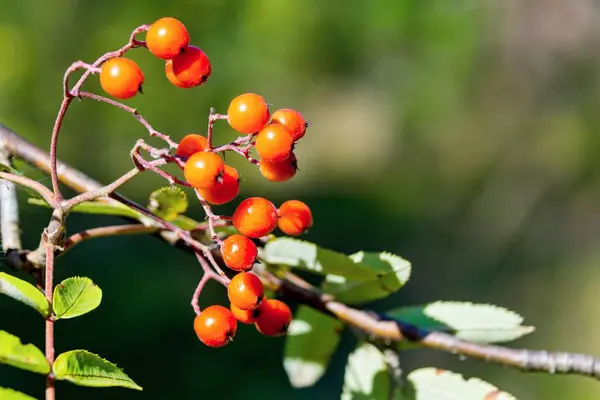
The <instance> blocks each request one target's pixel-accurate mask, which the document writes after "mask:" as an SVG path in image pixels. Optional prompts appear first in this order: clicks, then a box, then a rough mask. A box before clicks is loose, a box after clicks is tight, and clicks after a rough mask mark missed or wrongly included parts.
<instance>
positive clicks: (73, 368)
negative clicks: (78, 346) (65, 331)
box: [53, 350, 142, 390]
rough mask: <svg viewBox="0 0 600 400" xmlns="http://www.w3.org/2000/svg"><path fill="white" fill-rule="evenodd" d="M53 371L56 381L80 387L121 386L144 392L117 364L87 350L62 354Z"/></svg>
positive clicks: (57, 359)
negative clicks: (67, 382) (63, 381)
mask: <svg viewBox="0 0 600 400" xmlns="http://www.w3.org/2000/svg"><path fill="white" fill-rule="evenodd" d="M53 370H54V375H55V376H56V379H59V380H65V381H69V382H72V383H74V384H76V385H80V386H92V387H111V386H121V387H125V388H129V389H135V390H142V388H141V387H140V386H139V385H138V384H137V383H135V382H134V381H133V380H132V379H131V378H130V377H129V376H127V375H126V374H125V373H124V372H123V371H122V370H121V369H120V368H118V367H117V366H116V365H115V364H113V363H111V362H110V361H107V360H105V359H103V358H101V357H99V356H97V355H96V354H92V353H90V352H89V351H87V350H72V351H68V352H66V353H62V354H61V355H59V356H58V357H57V358H56V361H55V362H54V368H53Z"/></svg>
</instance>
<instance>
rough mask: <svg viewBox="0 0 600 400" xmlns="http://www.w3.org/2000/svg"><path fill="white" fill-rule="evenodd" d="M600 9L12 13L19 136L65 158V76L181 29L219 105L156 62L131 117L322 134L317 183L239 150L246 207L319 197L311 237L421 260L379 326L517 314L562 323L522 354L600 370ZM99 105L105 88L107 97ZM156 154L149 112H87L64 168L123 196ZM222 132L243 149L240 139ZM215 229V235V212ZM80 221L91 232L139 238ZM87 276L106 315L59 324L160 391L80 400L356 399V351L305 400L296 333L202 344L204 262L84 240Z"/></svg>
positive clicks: (70, 269) (68, 143)
mask: <svg viewBox="0 0 600 400" xmlns="http://www.w3.org/2000/svg"><path fill="white" fill-rule="evenodd" d="M599 7H600V6H598V3H597V2H595V1H593V0H569V1H564V0H527V1H517V0H496V1H494V0H486V1H481V0H457V1H445V0H378V1H374V0H364V1H361V0H346V1H344V2H336V1H322V0H289V1H276V0H248V1H243V2H242V1H232V0H230V1H225V0H221V1H216V0H195V1H192V0H180V1H173V2H165V1H158V0H135V1H134V0H132V1H117V0H104V1H91V0H89V1H84V0H54V1H48V0H26V1H21V2H17V1H10V0H3V1H1V2H0V59H1V60H2V62H1V63H0V122H1V123H3V124H5V125H7V126H9V127H10V128H12V129H14V130H15V131H17V132H19V133H20V134H21V135H24V136H25V137H26V138H28V139H29V140H31V141H32V142H34V143H36V144H38V145H40V146H42V147H47V146H48V143H49V139H50V131H51V128H52V124H53V121H54V118H55V115H56V112H57V109H58V106H59V103H60V99H61V79H62V75H63V72H64V69H65V68H66V67H67V66H68V65H69V64H70V63H71V62H72V61H75V60H79V59H81V60H86V61H93V60H95V59H96V58H97V57H98V56H99V55H100V54H102V53H104V52H106V51H108V50H112V49H116V48H118V47H120V46H121V45H122V44H124V43H125V42H126V40H127V38H128V36H129V33H130V31H131V30H132V29H133V28H134V27H136V26H138V25H141V24H144V23H151V22H153V21H154V20H156V19H157V18H159V17H162V16H174V17H177V18H179V19H181V20H182V21H183V22H184V23H185V24H186V25H187V27H188V29H189V31H190V33H191V36H192V41H193V43H194V44H196V45H198V46H200V47H202V48H203V49H204V50H205V51H206V53H207V54H208V55H209V57H210V59H211V61H212V65H213V74H212V76H211V77H210V79H209V81H208V83H207V84H206V85H205V86H202V87H200V88H196V89H194V90H182V89H178V88H175V87H173V86H171V85H170V83H169V82H168V81H167V79H166V78H165V76H164V73H163V63H162V62H161V61H159V60H156V59H154V58H153V57H152V56H151V55H150V54H149V53H147V52H144V51H142V50H134V51H133V52H131V53H130V54H131V57H132V58H133V59H135V60H136V61H138V62H139V64H140V65H141V67H142V68H143V70H144V72H145V74H146V84H145V86H144V89H145V95H144V96H137V97H136V98H135V99H132V100H131V101H128V104H130V105H131V106H133V107H136V108H139V110H140V111H141V112H142V113H143V114H144V115H145V116H146V117H147V118H148V120H149V121H150V122H151V123H152V124H153V125H154V126H155V127H156V128H157V129H158V130H160V131H163V132H167V133H169V134H171V135H172V136H173V137H175V138H180V137H183V135H184V134H186V133H189V132H204V131H205V127H206V117H207V113H208V109H209V107H211V106H214V107H216V108H217V110H218V111H221V112H224V111H225V110H226V107H227V105H228V103H229V101H230V100H231V99H232V98H233V97H234V96H236V95H238V94H240V93H243V92H249V91H250V92H257V93H260V94H262V95H264V96H265V97H266V98H267V99H268V101H269V102H270V103H272V104H273V105H274V107H292V108H296V109H299V110H301V111H303V113H304V114H305V116H306V117H307V119H308V120H310V121H311V122H312V127H311V128H310V130H309V132H308V134H307V136H306V138H305V139H303V141H302V142H301V143H300V145H299V146H298V148H297V150H298V157H299V163H300V169H301V171H300V172H299V173H298V175H297V177H296V178H295V179H293V180H292V181H290V182H288V183H283V184H274V183H268V182H266V181H265V180H263V179H262V178H261V177H260V174H259V173H258V171H256V170H254V169H252V168H250V167H249V166H247V165H245V164H244V163H243V162H242V160H240V159H239V158H235V157H236V156H232V157H231V158H230V159H231V160H232V162H233V164H234V165H235V166H236V167H238V168H239V169H240V171H242V173H243V185H242V190H243V193H242V196H251V195H264V196H268V197H269V198H271V199H273V200H274V201H275V202H276V203H280V202H282V201H283V200H285V199H289V198H299V199H302V200H305V201H306V202H307V203H309V204H310V205H311V207H312V209H313V212H314V216H315V220H316V225H315V227H314V228H313V229H312V230H311V231H310V233H309V234H308V236H307V238H308V239H309V240H313V241H316V242H318V243H320V244H321V245H323V246H325V247H329V248H333V249H336V250H340V251H344V252H347V253H353V252H355V251H357V250H360V249H365V250H388V251H391V252H395V253H397V254H400V255H402V256H404V257H406V258H408V259H409V260H411V261H412V263H413V278H412V280H411V282H410V283H409V285H408V286H407V287H406V288H405V289H403V290H402V291H401V292H400V293H399V294H398V295H396V296H394V297H393V298H390V299H388V300H386V301H385V302H380V303H377V304H373V305H372V307H373V308H375V309H378V310H385V309H386V308H390V307H394V306H400V305H407V304H419V303H423V302H427V301H432V300H437V299H445V300H472V301H478V302H490V303H497V304H499V305H502V306H505V307H508V308H511V309H514V310H516V311H518V312H520V313H521V314H522V315H524V316H525V318H526V323H528V324H531V325H535V326H536V327H537V328H538V329H537V331H536V332H535V333H534V334H532V335H530V336H529V337H527V338H524V339H521V340H519V341H518V342H515V343H514V345H515V346H526V347H533V348H546V349H549V350H568V351H577V352H589V353H594V354H597V355H600V343H599V342H598V334H597V332H598V329H599V328H600V322H599V321H600V315H599V308H598V301H599V300H600V291H599V290H598V287H599V286H598V285H599V283H600V272H599V271H600V269H599V267H600V246H599V244H600V211H599V206H600V177H599V175H598V171H600V157H599V156H598V154H599V151H600V136H599V126H600V125H599V124H600V113H599V112H598V107H599V104H600V79H599V78H600V74H599V71H600V68H599V67H600V50H599V49H600V46H599V45H600V20H599V16H600V9H599ZM87 88H88V89H89V90H92V91H98V90H100V88H99V85H98V83H97V80H96V79H91V80H90V82H89V84H88V86H87ZM145 136H146V132H145V130H144V129H143V128H142V127H141V126H140V125H138V124H137V123H136V122H135V120H134V119H133V118H132V117H131V116H130V115H127V114H125V113H122V112H120V111H118V110H115V109H112V108H110V107H108V106H105V105H101V104H95V103H93V102H91V101H84V102H81V103H75V104H74V105H73V106H72V109H71V111H70V113H69V114H68V116H67V118H66V121H65V125H64V130H63V133H62V135H61V140H60V142H61V143H60V148H59V156H60V158H61V159H63V160H64V161H67V162H69V163H71V164H73V165H75V166H77V167H79V168H81V170H83V171H84V172H86V173H88V174H89V175H91V176H92V177H94V178H96V179H99V180H101V181H104V182H108V181H110V180H112V179H113V178H115V177H117V176H119V175H120V174H121V173H123V172H124V171H125V170H127V169H129V168H130V167H131V163H130V160H129V156H128V151H129V149H130V148H131V147H132V146H133V144H134V143H135V141H136V139H137V138H139V137H145ZM216 137H217V139H218V141H222V142H226V141H228V140H231V139H232V138H233V137H235V135H234V133H233V132H232V130H231V129H230V128H229V127H228V125H227V124H226V123H221V124H219V125H217V128H216ZM153 143H158V142H153ZM22 170H23V171H24V172H25V173H27V174H32V175H33V176H39V178H40V180H42V181H43V182H46V183H49V181H48V179H47V178H45V177H43V176H42V175H35V171H33V170H32V169H31V168H29V167H26V166H22ZM160 184H162V182H160V181H159V180H158V179H156V178H154V177H153V176H150V175H147V176H142V177H140V178H138V179H136V180H135V181H133V182H131V183H129V184H128V185H127V186H125V187H124V188H123V190H122V192H123V193H125V194H126V195H128V196H130V197H132V198H134V199H136V200H138V201H140V202H142V203H144V202H145V199H146V198H147V195H148V194H149V192H150V191H151V190H152V189H153V188H155V187H157V186H158V185H160ZM20 197H21V198H22V199H23V201H24V202H25V201H26V198H27V196H26V194H25V193H22V194H21V196H20ZM230 209H231V207H222V209H220V211H222V212H228V211H229V210H230ZM191 215H192V216H195V217H197V218H202V213H201V209H200V207H199V206H197V205H194V206H193V207H192V210H191ZM21 217H22V220H23V225H22V229H23V238H24V241H25V244H26V246H29V247H33V246H35V245H36V244H37V241H38V239H39V234H40V230H41V228H42V227H43V226H44V224H45V223H46V222H47V219H48V212H47V210H44V209H40V208H36V207H34V206H30V205H27V204H23V205H22V214H21ZM69 222H70V226H69V229H70V231H71V232H75V231H77V230H79V229H83V228H87V227H92V226H100V225H104V224H112V223H118V222H119V220H117V219H112V218H103V217H91V216H82V215H73V216H72V217H71V218H70V219H69ZM1 268H2V269H5V266H2V267H1ZM76 274H81V275H86V276H90V277H91V278H92V279H93V280H94V281H95V282H97V283H98V285H99V286H100V287H101V288H102V289H103V290H104V299H103V303H102V305H101V307H100V308H99V309H98V310H96V311H94V312H93V313H92V314H89V315H87V316H85V317H82V318H79V319H76V320H72V321H65V322H63V323H60V324H57V332H56V334H57V350H58V351H65V350H70V349H74V348H87V349H89V350H91V351H93V352H96V353H99V354H101V355H103V356H104V357H106V358H108V359H109V360H112V361H114V362H117V363H118V364H119V366H121V367H123V368H124V370H125V371H126V372H127V373H128V374H129V375H130V376H131V377H132V378H133V379H135V380H136V381H137V382H138V383H139V384H140V385H142V386H143V387H144V388H145V391H144V392H141V393H137V392H131V391H127V390H125V389H103V390H100V389H90V388H82V387H76V386H73V385H70V384H68V383H59V385H58V395H59V398H61V399H80V398H86V399H89V400H92V399H108V398H110V399H142V398H147V399H194V398H226V399H241V398H244V399H251V398H257V399H258V398H261V399H281V398H286V399H289V400H292V399H311V398H319V399H335V398H338V397H339V394H340V391H341V384H342V379H343V368H344V361H345V357H346V354H347V351H348V350H349V349H351V348H352V345H353V343H354V342H353V339H352V337H351V336H350V335H348V336H345V338H344V341H343V345H342V348H341V351H340V352H339V353H338V354H337V355H336V357H335V359H334V361H333V363H332V365H331V368H330V370H329V371H328V373H327V374H326V376H325V377H324V378H323V379H322V380H321V381H320V382H319V383H318V384H317V385H316V386H315V387H314V388H311V389H304V390H294V389H292V388H291V387H290V385H289V383H288V381H287V379H286V376H285V374H284V372H283V368H282V362H281V353H282V348H283V344H284V340H283V339H266V338H263V337H261V336H260V335H258V334H256V333H255V332H254V330H253V328H251V327H246V326H243V327H241V329H240V332H239V334H238V337H237V340H236V341H235V342H234V343H233V344H232V345H230V346H228V347H227V348H224V349H221V350H212V349H208V348H206V347H204V346H202V345H201V344H200V343H199V342H198V341H197V339H196V338H195V336H194V333H193V330H192V319H193V312H192V309H191V307H190V306H189V300H190V297H191V294H192V292H193V290H194V287H195V285H196V283H197V281H198V279H199V277H200V270H199V268H198V265H197V264H196V262H195V260H194V259H193V258H192V257H191V256H189V255H186V254H183V253H182V252H178V251H176V250H174V249H172V248H170V247H168V246H167V245H165V244H163V243H161V242H159V241H157V240H155V239H154V238H151V237H125V238H117V239H99V240H97V241H93V242H88V243H85V244H83V245H81V246H78V247H77V248H75V249H74V250H73V251H72V252H69V253H68V254H67V255H66V256H65V257H64V258H63V259H61V260H60V261H59V264H58V272H57V275H58V276H57V279H63V278H65V277H67V276H72V275H76ZM202 301H203V305H207V304H210V303H213V302H221V303H224V302H225V293H224V291H223V290H222V289H221V288H220V287H217V286H216V285H214V286H210V287H209V288H208V290H207V292H206V293H205V294H204V296H203V297H202ZM0 315H1V316H2V318H1V319H0V321H1V323H0V329H5V330H8V331H9V332H11V333H13V334H16V335H18V336H20V337H21V338H22V339H23V340H24V341H25V342H33V343H36V344H38V345H39V346H40V347H41V346H42V344H43V324H42V321H41V320H40V318H39V316H38V315H36V313H35V311H33V310H29V309H27V308H26V307H23V306H21V305H19V304H17V303H15V302H13V301H12V300H10V299H7V298H0ZM402 361H403V367H404V368H405V370H407V371H408V370H411V369H413V368H417V367H420V366H431V365H434V366H439V367H446V368H450V369H452V370H455V371H457V372H461V373H463V374H465V375H466V376H479V377H482V378H484V379H487V380H489V381H490V382H491V383H493V384H495V385H497V386H499V387H500V388H502V389H504V390H507V391H509V392H512V393H513V394H514V395H515V396H517V397H519V398H521V399H593V398H597V397H598V396H600V386H599V385H598V383H597V382H594V381H593V380H590V379H586V378H580V377H564V376H544V375H535V374H534V375H532V374H524V373H519V372H516V371H513V370H509V369H505V368H501V367H497V366H492V365H486V364H483V363H480V362H477V361H472V360H466V361H462V360H459V359H458V358H456V357H454V356H451V355H445V354H439V353H436V352H430V351H416V352H411V353H407V354H406V355H404V356H403V360H402ZM0 385H2V386H10V387H14V388H17V389H20V390H22V391H24V392H26V393H28V394H31V395H34V396H36V397H38V398H41V397H42V394H43V385H44V383H43V377H41V376H36V375H33V374H29V373H27V372H22V371H19V370H16V369H13V368H9V367H6V366H3V365H0Z"/></svg>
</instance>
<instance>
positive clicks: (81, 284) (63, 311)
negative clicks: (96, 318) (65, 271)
mask: <svg viewBox="0 0 600 400" xmlns="http://www.w3.org/2000/svg"><path fill="white" fill-rule="evenodd" d="M101 301H102V290H100V288H99V287H98V286H96V284H94V282H92V281H91V279H89V278H82V277H73V278H67V279H65V280H64V281H62V282H61V283H60V284H59V285H56V287H55V288H54V298H53V301H52V308H53V309H54V314H55V315H56V319H68V318H75V317H78V316H80V315H83V314H86V313H88V312H90V311H92V310H93V309H95V308H96V307H98V306H99V305H100V302H101Z"/></svg>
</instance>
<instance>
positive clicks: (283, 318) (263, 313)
mask: <svg viewBox="0 0 600 400" xmlns="http://www.w3.org/2000/svg"><path fill="white" fill-rule="evenodd" d="M290 322H292V311H291V310H290V308H289V307H288V306H287V304H285V303H284V302H282V301H279V300H276V299H266V300H265V301H264V302H263V305H262V306H261V307H260V315H259V317H258V320H257V321H256V323H255V324H254V325H255V326H256V329H258V331H259V332H260V333H262V334H263V335H266V336H280V335H284V334H285V333H286V332H287V328H288V326H289V325H290Z"/></svg>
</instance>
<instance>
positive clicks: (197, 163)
mask: <svg viewBox="0 0 600 400" xmlns="http://www.w3.org/2000/svg"><path fill="white" fill-rule="evenodd" d="M224 171H225V163H224V162H223V160H222V159H221V157H219V156H218V155H216V154H215V153H207V152H203V151H201V152H198V153H195V154H193V155H192V156H191V157H190V158H188V160H187V162H186V163H185V166H184V168H183V175H184V176H185V180H186V181H187V182H188V183H189V184H190V185H192V187H194V188H199V189H210V188H212V187H214V186H215V185H217V184H218V182H219V180H220V178H221V177H222V176H223V172H224Z"/></svg>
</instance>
